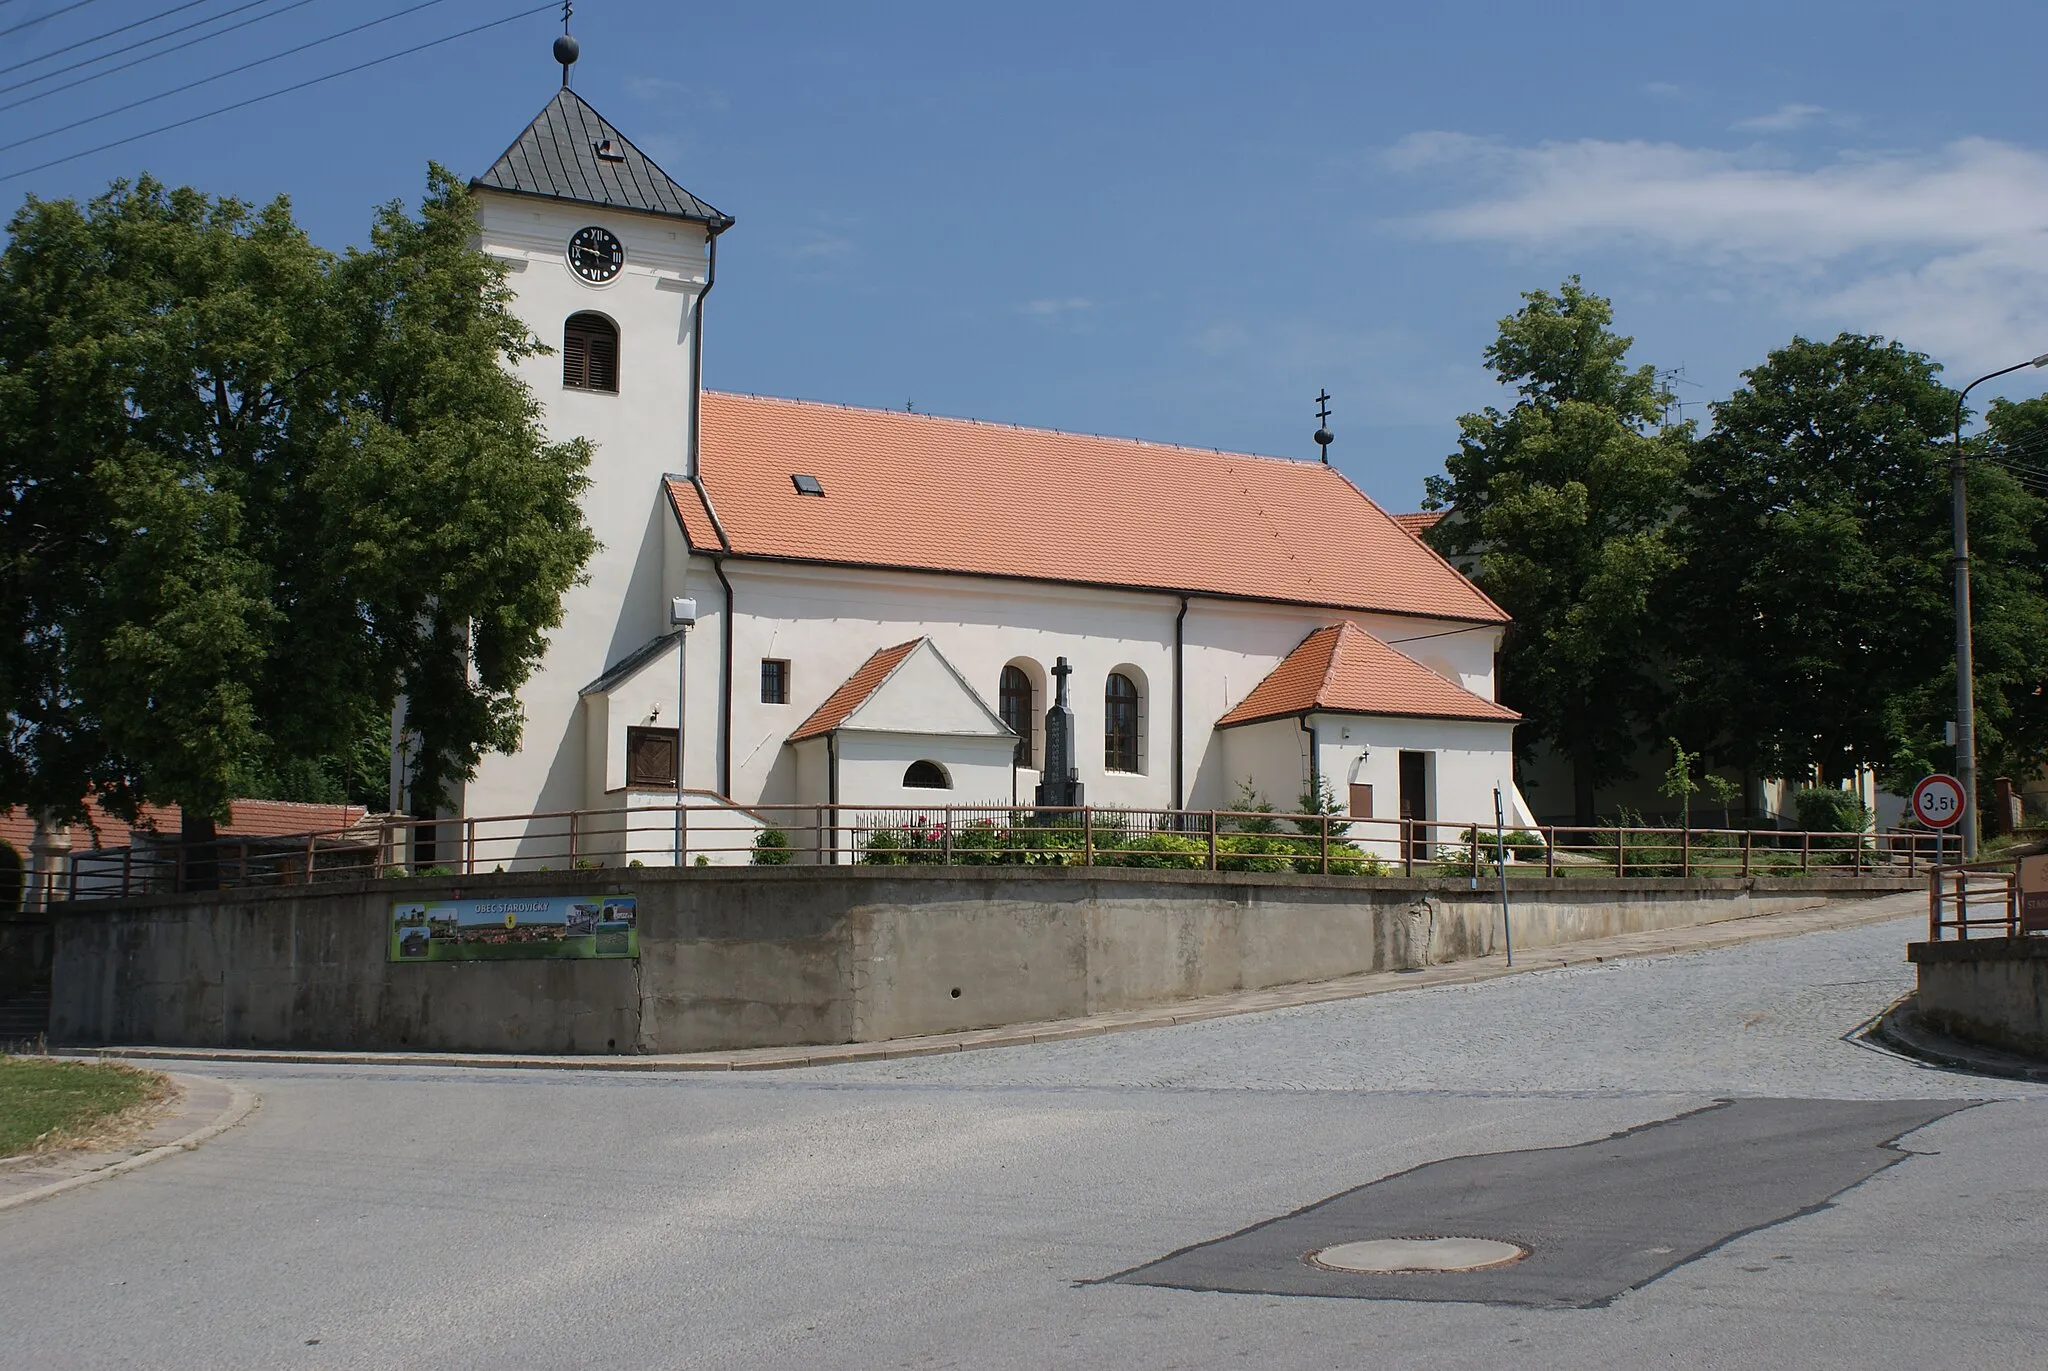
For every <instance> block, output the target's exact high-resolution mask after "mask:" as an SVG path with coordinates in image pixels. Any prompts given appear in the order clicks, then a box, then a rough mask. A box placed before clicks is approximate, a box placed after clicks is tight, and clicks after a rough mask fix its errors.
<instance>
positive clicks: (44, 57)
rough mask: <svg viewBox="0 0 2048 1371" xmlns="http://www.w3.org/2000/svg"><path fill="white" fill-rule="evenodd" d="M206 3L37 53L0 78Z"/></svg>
mask: <svg viewBox="0 0 2048 1371" xmlns="http://www.w3.org/2000/svg"><path fill="white" fill-rule="evenodd" d="M207 3H209V0H185V3H184V4H182V5H173V6H171V7H170V8H169V9H167V10H158V11H157V12H156V13H155V14H150V15H145V16H143V17H142V18H140V19H137V20H136V21H135V22H134V23H132V24H123V25H121V27H120V28H117V29H108V30H107V31H106V32H105V33H96V34H94V35H93V36H92V37H90V38H81V39H79V40H78V41H77V42H76V43H66V44H65V45H64V46H63V47H61V48H51V49H50V50H49V51H48V52H41V53H37V54H36V55H35V56H34V57H29V58H24V59H23V60H21V61H19V62H16V63H15V64H14V65H12V66H7V67H0V76H4V75H6V74H7V73H8V72H10V71H20V70H21V69H22V68H23V67H32V66H34V65H35V64H36V63H38V62H47V61H49V60H50V59H51V58H52V57H62V56H63V55H64V54H65V53H67V52H75V51H76V50H78V49H79V48H89V47H91V46H92V45H93V44H94V43H98V42H101V41H103V40H105V39H108V38H112V37H113V36H114V35H116V34H120V33H126V32H128V30H130V29H139V28H141V27H142V26H143V25H145V24H154V23H155V22H156V21H157V20H159V19H168V18H170V17H171V16H172V15H174V14H182V13H184V12H185V11H186V10H189V9H191V8H192V7H193V6H194V5H204V4H207Z"/></svg>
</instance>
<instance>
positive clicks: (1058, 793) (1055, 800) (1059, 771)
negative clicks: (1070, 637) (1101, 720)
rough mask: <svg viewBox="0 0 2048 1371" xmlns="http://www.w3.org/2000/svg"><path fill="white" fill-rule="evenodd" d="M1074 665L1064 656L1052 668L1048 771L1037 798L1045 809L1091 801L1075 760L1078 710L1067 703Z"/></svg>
mask: <svg viewBox="0 0 2048 1371" xmlns="http://www.w3.org/2000/svg"><path fill="white" fill-rule="evenodd" d="M1073 674H1074V668H1072V667H1070V666H1068V665H1067V659H1066V658H1064V657H1062V658H1060V659H1059V662H1058V664H1057V665H1055V666H1054V667H1053V669H1052V675H1053V680H1054V682H1055V685H1054V687H1053V702H1052V708H1051V709H1048V710H1046V711H1045V770H1044V771H1043V772H1042V773H1041V774H1042V776H1043V778H1044V779H1042V780H1040V781H1039V783H1038V789H1037V790H1036V792H1034V798H1035V799H1036V801H1037V803H1038V805H1039V807H1040V808H1042V809H1068V808H1074V807H1078V806H1080V805H1084V804H1086V803H1088V801H1087V799H1086V792H1085V790H1084V788H1083V787H1082V785H1081V770H1080V768H1079V767H1078V766H1076V765H1075V763H1074V710H1073V706H1071V705H1069V704H1068V703H1067V677H1069V676H1071V675H1073Z"/></svg>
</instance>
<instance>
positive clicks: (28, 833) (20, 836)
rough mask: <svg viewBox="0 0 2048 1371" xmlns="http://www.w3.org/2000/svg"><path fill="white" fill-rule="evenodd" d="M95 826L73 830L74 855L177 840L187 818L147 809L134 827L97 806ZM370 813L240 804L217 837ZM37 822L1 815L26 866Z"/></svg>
mask: <svg viewBox="0 0 2048 1371" xmlns="http://www.w3.org/2000/svg"><path fill="white" fill-rule="evenodd" d="M88 812H89V813H90V814H91V816H92V822H91V824H89V825H88V824H73V825H72V826H71V845H72V849H73V850H74V851H84V850H85V849H87V848H91V847H102V848H105V847H127V846H130V845H132V844H133V842H134V841H135V838H136V837H137V836H138V835H140V836H142V837H145V838H147V837H149V836H152V835H160V836H164V837H172V836H175V835H176V834H177V832H178V828H179V825H180V824H181V823H182V822H183V816H182V815H181V814H180V813H179V811H178V807H177V806H176V805H144V806H143V807H142V813H141V816H140V818H139V819H138V820H137V822H136V823H135V824H134V825H133V826H130V825H129V824H128V822H127V821H126V820H123V819H117V818H115V817H114V816H113V815H111V814H109V813H107V812H106V810H104V809H102V808H101V807H100V806H98V805H96V804H95V805H92V806H90V807H89V809H88ZM369 812H370V811H368V810H367V809H365V808H363V807H362V806H361V805H324V804H297V803H294V802H292V801H289V800H236V801H234V802H233V804H232V814H231V817H230V818H229V819H228V821H227V822H226V823H224V824H222V825H220V827H219V829H218V830H217V832H218V833H219V835H220V836H221V837H223V838H277V837H289V836H294V835H297V834H301V833H333V832H338V831H339V830H341V829H344V828H348V827H349V826H351V825H352V824H355V823H356V822H358V821H359V820H361V819H362V818H363V816H364V815H366V814H368V813H369ZM35 830H36V823H35V816H34V815H33V814H31V813H30V812H29V811H28V810H27V809H25V808H16V809H15V810H14V811H13V812H12V813H9V814H0V839H4V840H6V841H7V842H8V843H10V844H12V845H13V847H14V850H15V851H16V852H19V853H20V854H21V859H22V861H23V862H24V863H26V862H27V861H28V857H29V852H28V845H29V841H30V839H31V838H33V837H34V836H35Z"/></svg>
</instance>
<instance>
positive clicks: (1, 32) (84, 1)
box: [0, 0, 95, 38]
mask: <svg viewBox="0 0 2048 1371" xmlns="http://www.w3.org/2000/svg"><path fill="white" fill-rule="evenodd" d="M93 3H95V0H71V3H70V4H68V5H66V6H64V7H63V8H62V9H54V10H51V11H50V12H49V13H48V14H39V15H37V16H36V17H35V18H33V19H24V20H22V21H21V22H20V23H19V24H16V25H15V26H14V27H13V28H11V29H0V38H5V37H6V36H7V35H8V34H10V33H20V32H21V31H22V30H23V29H32V28H34V27H35V26H36V25H37V24H40V23H43V22H44V21H45V20H49V19H55V18H56V17H57V16H58V15H60V14H69V13H71V11H73V10H82V9H84V8H85V7H86V6H87V5H90V4H93Z"/></svg>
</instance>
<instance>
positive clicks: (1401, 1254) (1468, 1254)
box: [1308, 1238, 1529, 1276]
mask: <svg viewBox="0 0 2048 1371" xmlns="http://www.w3.org/2000/svg"><path fill="white" fill-rule="evenodd" d="M1528 1255H1529V1249H1528V1248H1526V1247H1524V1246H1522V1245H1521V1244H1520V1243H1512V1242H1501V1241H1500V1240H1499V1239H1497V1238H1375V1239H1373V1240H1372V1241H1370V1242H1346V1243H1339V1244H1337V1245H1336V1246H1335V1247H1325V1248H1323V1249H1322V1250H1321V1251H1320V1252H1311V1253H1309V1254H1308V1262H1309V1264H1310V1265H1311V1266H1320V1267H1324V1268H1326V1269H1328V1270H1331V1271H1355V1272H1358V1273H1360V1274H1362V1275H1368V1276H1391V1275H1397V1274H1399V1273H1401V1272H1403V1271H1486V1270H1490V1269H1492V1268H1493V1267H1496V1266H1506V1265H1507V1264H1508V1263H1510V1262H1518V1261H1520V1260H1521V1259H1522V1258H1524V1257H1526V1256H1528Z"/></svg>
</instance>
